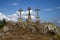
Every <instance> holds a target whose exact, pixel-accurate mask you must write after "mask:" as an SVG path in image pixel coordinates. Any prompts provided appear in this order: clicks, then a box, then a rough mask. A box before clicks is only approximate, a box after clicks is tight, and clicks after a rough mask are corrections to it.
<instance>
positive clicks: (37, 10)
mask: <svg viewBox="0 0 60 40" xmlns="http://www.w3.org/2000/svg"><path fill="white" fill-rule="evenodd" d="M30 10H31V8H30V7H29V8H28V11H29V14H28V15H29V16H30ZM18 11H19V12H20V18H21V13H22V11H23V10H22V9H21V8H20V10H18ZM35 11H36V13H37V16H38V12H39V11H40V9H38V8H37V9H35Z"/></svg>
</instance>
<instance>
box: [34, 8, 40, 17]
mask: <svg viewBox="0 0 60 40" xmlns="http://www.w3.org/2000/svg"><path fill="white" fill-rule="evenodd" d="M35 11H36V13H37V17H38V12H39V11H40V9H38V8H37V9H35Z"/></svg>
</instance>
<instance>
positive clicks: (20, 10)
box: [18, 8, 23, 18]
mask: <svg viewBox="0 0 60 40" xmlns="http://www.w3.org/2000/svg"><path fill="white" fill-rule="evenodd" d="M18 11H19V12H20V18H21V13H22V11H23V10H22V9H21V8H20V10H18Z"/></svg>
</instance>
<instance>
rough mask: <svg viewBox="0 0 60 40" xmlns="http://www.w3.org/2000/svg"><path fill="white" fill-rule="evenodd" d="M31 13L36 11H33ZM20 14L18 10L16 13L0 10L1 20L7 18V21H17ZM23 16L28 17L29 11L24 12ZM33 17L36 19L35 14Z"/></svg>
mask: <svg viewBox="0 0 60 40" xmlns="http://www.w3.org/2000/svg"><path fill="white" fill-rule="evenodd" d="M31 13H34V12H33V11H31ZM23 14H24V15H23ZM19 15H20V13H19V12H18V11H16V13H14V14H12V15H5V14H3V13H1V12H0V20H2V19H3V18H5V19H6V20H7V21H17V19H18V18H19ZM22 18H25V19H26V18H28V15H27V11H23V12H22ZM31 18H32V19H34V18H35V16H34V15H31Z"/></svg>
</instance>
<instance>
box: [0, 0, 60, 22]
mask: <svg viewBox="0 0 60 40" xmlns="http://www.w3.org/2000/svg"><path fill="white" fill-rule="evenodd" d="M29 6H30V7H31V9H32V10H33V11H34V10H35V9H36V8H39V9H40V12H39V16H40V19H41V21H50V20H54V21H55V20H59V22H60V0H0V12H2V13H3V14H5V15H11V14H13V13H15V12H16V11H17V10H19V8H22V9H23V10H24V11H26V10H27V8H28V7H29Z"/></svg>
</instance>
